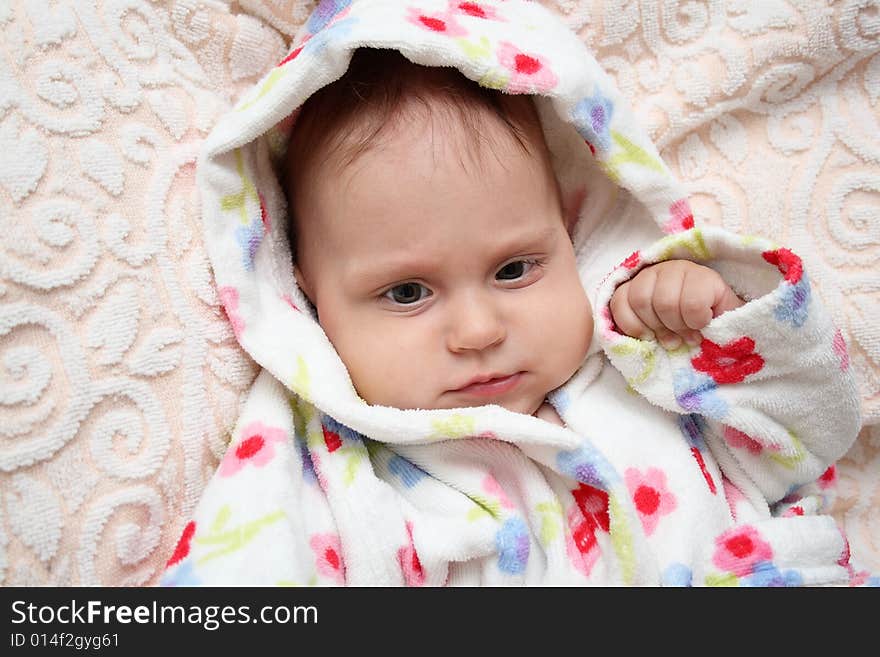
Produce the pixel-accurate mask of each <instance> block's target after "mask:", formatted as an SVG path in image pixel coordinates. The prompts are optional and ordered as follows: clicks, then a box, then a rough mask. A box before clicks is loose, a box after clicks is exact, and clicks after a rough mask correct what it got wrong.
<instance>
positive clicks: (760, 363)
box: [691, 336, 764, 383]
mask: <svg viewBox="0 0 880 657" xmlns="http://www.w3.org/2000/svg"><path fill="white" fill-rule="evenodd" d="M754 349H755V341H754V340H752V339H751V338H750V337H748V336H743V337H741V338H739V339H737V340H731V341H730V342H728V343H727V344H725V345H723V346H722V345H718V344H715V343H714V342H712V341H711V340H706V339H705V338H704V339H703V341H702V342H701V343H700V353H699V354H697V355H696V356H694V357H693V358H692V359H691V365H693V367H694V369H695V370H697V371H698V372H705V373H706V374H708V375H709V376H711V377H712V378H713V379H715V382H716V383H739V382H740V381H742V380H743V379H745V378H746V377H747V376H749V375H750V374H754V373H755V372H758V371H760V370H761V368H762V367H764V359H763V358H761V356H760V355H759V354H756V353H754Z"/></svg>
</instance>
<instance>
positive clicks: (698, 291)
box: [610, 260, 745, 349]
mask: <svg viewBox="0 0 880 657" xmlns="http://www.w3.org/2000/svg"><path fill="white" fill-rule="evenodd" d="M743 303H745V302H744V301H743V300H742V299H740V298H739V297H738V296H736V294H734V292H733V290H731V289H730V286H728V285H727V283H725V282H724V280H723V279H722V278H721V276H720V275H719V274H718V272H716V271H715V270H714V269H710V268H709V267H704V266H703V265H698V264H697V263H695V262H691V261H690V260H667V261H665V262H658V263H657V264H656V265H652V266H650V267H645V268H644V269H643V270H642V271H640V272H639V273H638V274H636V275H635V276H634V277H633V278H632V279H630V280H629V281H627V282H626V283H624V284H623V285H620V286H619V287H618V288H617V289H616V290H615V291H614V294H613V295H612V297H611V304H610V306H611V317H612V319H614V323H615V324H617V327H618V328H619V329H620V330H621V332H622V333H624V334H625V335H628V336H630V337H633V338H640V339H642V340H650V339H651V338H654V337H656V338H657V340H658V341H659V342H660V344H662V345H663V346H664V347H665V348H667V349H675V348H677V347H679V346H680V345H681V341H682V340H684V341H685V342H687V343H688V344H690V345H697V344H699V343H700V340H701V339H702V336H701V335H700V332H699V331H700V329H702V328H703V327H704V326H706V324H708V323H709V322H710V321H711V320H712V318H713V317H717V316H718V315H720V314H721V313H724V312H727V311H728V310H733V309H734V308H739V307H740V306H741V305H743Z"/></svg>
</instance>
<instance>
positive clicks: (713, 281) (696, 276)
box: [681, 269, 724, 331]
mask: <svg viewBox="0 0 880 657" xmlns="http://www.w3.org/2000/svg"><path fill="white" fill-rule="evenodd" d="M719 284H720V285H722V286H723V285H724V281H722V280H721V277H720V276H706V275H703V273H702V271H701V270H697V269H690V270H688V271H687V272H686V273H685V276H684V281H683V283H682V286H681V318H682V320H684V323H685V324H686V325H687V327H688V328H690V329H693V330H694V331H699V330H700V329H702V328H703V327H704V326H706V324H708V323H709V322H710V321H712V304H713V303H714V302H715V299H716V298H717V295H718V286H719Z"/></svg>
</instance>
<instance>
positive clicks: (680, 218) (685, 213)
mask: <svg viewBox="0 0 880 657" xmlns="http://www.w3.org/2000/svg"><path fill="white" fill-rule="evenodd" d="M693 227H694V213H693V211H692V210H691V204H690V203H689V202H688V200H687V199H686V198H683V199H680V200H678V201H676V202H675V203H673V204H672V205H670V206H669V219H668V220H667V221H666V223H665V224H664V225H663V232H666V233H680V232H681V231H683V230H690V229H691V228H693Z"/></svg>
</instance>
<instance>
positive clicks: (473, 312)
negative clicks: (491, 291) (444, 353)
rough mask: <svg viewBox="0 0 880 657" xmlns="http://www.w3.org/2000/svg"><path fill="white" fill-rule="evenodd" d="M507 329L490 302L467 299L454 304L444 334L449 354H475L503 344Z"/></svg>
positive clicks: (480, 298) (472, 297)
mask: <svg viewBox="0 0 880 657" xmlns="http://www.w3.org/2000/svg"><path fill="white" fill-rule="evenodd" d="M505 337H507V329H506V328H505V324H504V321H503V320H502V317H501V313H500V312H499V309H498V308H497V307H496V306H495V305H494V304H493V303H492V302H491V300H489V299H486V298H483V297H482V296H480V295H469V296H466V297H464V298H462V299H460V300H459V301H458V302H457V303H456V304H455V309H454V311H453V317H452V322H451V326H450V330H449V332H448V345H449V349H450V351H453V352H456V353H458V352H463V351H478V350H482V349H488V348H489V347H494V346H495V345H497V344H499V343H501V342H503V341H504V338H505Z"/></svg>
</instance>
